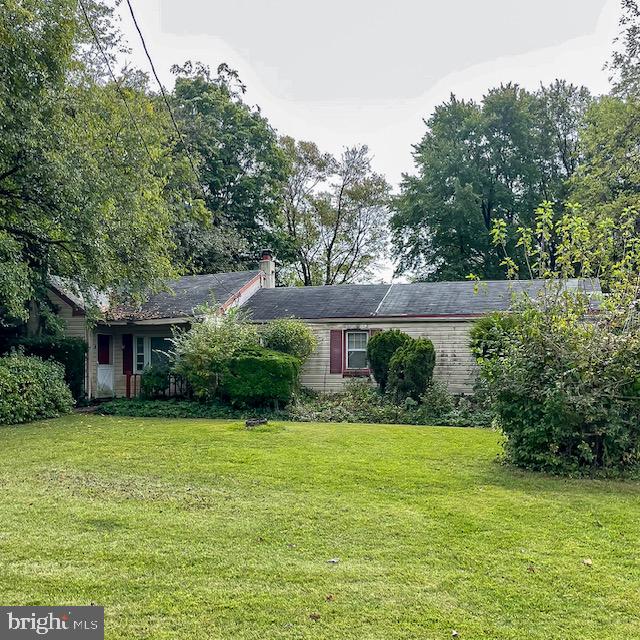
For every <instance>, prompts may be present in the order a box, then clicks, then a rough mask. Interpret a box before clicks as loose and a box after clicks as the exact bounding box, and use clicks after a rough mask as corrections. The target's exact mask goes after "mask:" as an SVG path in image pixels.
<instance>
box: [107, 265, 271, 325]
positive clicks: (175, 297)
mask: <svg viewBox="0 0 640 640" xmlns="http://www.w3.org/2000/svg"><path fill="white" fill-rule="evenodd" d="M259 273H260V272H259V271H236V272H232V273H216V274H207V275H200V276H183V277H182V278H179V279H178V280H171V281H169V282H167V286H168V287H169V288H170V289H171V290H172V291H171V292H161V293H157V294H155V295H152V296H151V297H150V298H149V299H148V300H147V301H146V302H145V303H144V304H143V305H142V306H140V307H132V306H120V307H116V308H115V309H112V310H111V311H110V312H109V314H108V317H109V319H111V320H152V319H161V318H182V317H187V316H192V315H194V313H195V310H196V309H197V307H200V306H201V305H203V304H205V303H208V302H214V301H215V302H217V303H218V304H223V303H225V302H226V301H227V300H228V299H229V298H230V297H231V296H233V295H234V294H236V293H237V292H238V291H239V290H240V289H241V288H242V287H243V286H244V285H245V284H247V283H248V282H249V281H250V280H251V279H253V278H255V276H256V275H258V274H259Z"/></svg>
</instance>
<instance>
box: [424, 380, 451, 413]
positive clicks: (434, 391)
mask: <svg viewBox="0 0 640 640" xmlns="http://www.w3.org/2000/svg"><path fill="white" fill-rule="evenodd" d="M420 405H421V406H422V410H423V412H424V413H425V414H426V415H429V416H430V417H432V418H441V417H443V416H446V415H449V414H450V413H451V412H452V411H453V410H454V409H455V408H456V403H455V399H454V397H453V395H452V394H451V393H449V390H448V389H447V385H446V384H444V383H443V382H440V381H439V380H432V381H431V384H430V385H429V386H428V387H427V389H426V391H425V392H424V393H423V394H422V396H420Z"/></svg>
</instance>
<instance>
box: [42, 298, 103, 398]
mask: <svg viewBox="0 0 640 640" xmlns="http://www.w3.org/2000/svg"><path fill="white" fill-rule="evenodd" d="M48 295H49V300H51V302H52V303H53V304H54V306H55V308H56V311H57V315H58V317H59V318H61V319H62V320H63V322H64V334H65V335H66V336H69V337H70V338H81V339H82V340H84V341H85V342H87V343H88V349H87V357H86V359H85V371H84V390H85V393H86V394H88V395H89V394H90V389H91V388H92V387H91V371H92V368H91V367H92V364H91V348H90V347H91V345H90V342H91V339H92V333H91V329H89V327H88V325H87V319H86V317H85V316H80V315H76V316H74V315H73V308H72V307H71V305H70V304H69V303H68V302H65V301H64V300H63V299H62V298H60V296H58V295H57V294H55V293H54V292H53V291H49V292H48ZM93 369H95V366H94V367H93ZM94 374H95V371H94Z"/></svg>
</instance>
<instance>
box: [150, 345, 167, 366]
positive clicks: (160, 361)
mask: <svg viewBox="0 0 640 640" xmlns="http://www.w3.org/2000/svg"><path fill="white" fill-rule="evenodd" d="M150 343H151V366H154V367H155V366H163V365H166V364H168V363H169V355H168V353H167V352H168V351H169V349H171V343H170V342H169V339H168V338H151V339H150Z"/></svg>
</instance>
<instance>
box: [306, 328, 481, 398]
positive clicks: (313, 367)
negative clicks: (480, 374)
mask: <svg viewBox="0 0 640 640" xmlns="http://www.w3.org/2000/svg"><path fill="white" fill-rule="evenodd" d="M308 324H309V326H310V327H311V329H312V330H313V332H314V334H315V335H316V338H317V340H318V348H317V349H316V351H315V353H314V354H313V355H312V356H311V357H310V358H309V360H308V361H307V362H306V363H305V366H304V369H303V372H302V377H301V381H302V384H303V385H304V386H306V387H309V388H311V389H314V390H316V391H321V392H324V393H335V392H338V391H340V390H342V388H343V386H344V384H345V382H346V381H347V380H348V378H344V377H343V376H342V374H331V373H329V336H330V331H331V329H341V330H344V329H383V330H384V329H400V330H401V331H404V332H405V333H407V334H409V335H410V336H412V337H414V338H418V337H425V338H429V339H430V340H431V341H432V342H433V344H434V347H435V349H436V368H435V371H434V377H435V378H436V379H437V380H441V381H442V382H444V383H445V384H446V385H447V386H448V387H449V390H450V391H451V392H452V393H469V392H470V391H471V390H472V388H473V383H474V380H475V375H476V365H475V362H474V360H473V356H472V355H471V352H470V350H469V328H470V326H471V322H469V321H464V320H460V321H453V322H445V321H433V322H429V321H405V322H402V321H396V322H365V323H362V322H361V323H344V322H340V323H329V322H326V323H316V322H309V323H308Z"/></svg>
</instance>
